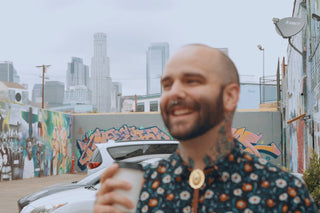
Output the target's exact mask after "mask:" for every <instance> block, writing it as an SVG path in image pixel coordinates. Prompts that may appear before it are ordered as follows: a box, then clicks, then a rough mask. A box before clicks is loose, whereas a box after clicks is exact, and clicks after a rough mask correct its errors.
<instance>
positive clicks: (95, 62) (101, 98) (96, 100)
mask: <svg viewBox="0 0 320 213" xmlns="http://www.w3.org/2000/svg"><path fill="white" fill-rule="evenodd" d="M90 85H91V86H90V88H91V95H92V104H93V105H94V106H95V107H96V109H97V112H110V111H111V93H112V79H111V77H110V68H109V57H108V56H107V35H106V34H105V33H95V34H94V41H93V57H92V59H91V84H90Z"/></svg>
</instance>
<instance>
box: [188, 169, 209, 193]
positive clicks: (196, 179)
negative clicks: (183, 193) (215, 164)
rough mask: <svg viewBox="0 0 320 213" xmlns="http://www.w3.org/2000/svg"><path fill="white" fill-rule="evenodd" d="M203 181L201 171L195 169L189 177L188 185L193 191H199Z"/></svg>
mask: <svg viewBox="0 0 320 213" xmlns="http://www.w3.org/2000/svg"><path fill="white" fill-rule="evenodd" d="M204 180H205V175H204V173H203V171H202V170H201V169H195V170H193V171H192V172H191V174H190V176H189V185H190V186H191V188H193V189H199V188H200V187H201V186H202V185H203V183H204Z"/></svg>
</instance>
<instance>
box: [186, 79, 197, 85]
mask: <svg viewBox="0 0 320 213" xmlns="http://www.w3.org/2000/svg"><path fill="white" fill-rule="evenodd" d="M187 83H188V84H196V83H199V81H198V80H196V79H188V80H187Z"/></svg>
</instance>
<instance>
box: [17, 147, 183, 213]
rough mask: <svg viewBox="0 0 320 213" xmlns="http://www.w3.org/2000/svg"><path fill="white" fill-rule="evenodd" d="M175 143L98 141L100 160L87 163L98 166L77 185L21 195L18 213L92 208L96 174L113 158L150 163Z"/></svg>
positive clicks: (57, 212)
mask: <svg viewBox="0 0 320 213" xmlns="http://www.w3.org/2000/svg"><path fill="white" fill-rule="evenodd" d="M108 143H109V142H108ZM177 145H178V142H177V141H134V142H111V143H110V144H109V146H106V144H101V145H98V147H99V148H100V149H99V151H97V150H98V149H96V151H95V152H94V153H95V154H94V155H93V156H96V157H97V156H100V157H101V159H100V163H99V162H91V163H99V166H98V167H97V168H96V169H95V170H93V171H92V173H91V174H90V175H88V176H87V177H86V178H84V179H83V180H81V181H79V182H78V183H77V184H78V185H77V187H71V188H65V187H63V189H61V188H60V186H59V187H58V189H57V191H55V190H54V189H55V187H54V186H51V187H47V188H45V189H43V190H41V191H39V192H36V193H34V194H32V195H28V196H26V197H24V198H21V199H20V200H19V201H20V202H19V201H18V203H19V204H20V203H22V201H23V203H24V204H25V205H24V208H23V209H22V211H21V213H49V212H50V213H73V212H74V213H76V212H77V213H82V212H83V213H84V212H92V211H93V206H94V201H95V194H96V192H97V190H98V189H99V188H100V183H99V180H100V175H101V174H102V173H103V171H104V169H105V168H107V167H108V166H109V165H111V164H112V163H113V162H115V161H127V162H139V163H140V164H142V165H145V164H148V163H153V162H155V161H158V160H160V159H163V158H166V157H168V156H169V155H170V154H172V153H173V152H174V151H175V150H176V148H177ZM89 183H92V184H89ZM48 188H49V189H50V190H49V191H48V190H47V189H48Z"/></svg>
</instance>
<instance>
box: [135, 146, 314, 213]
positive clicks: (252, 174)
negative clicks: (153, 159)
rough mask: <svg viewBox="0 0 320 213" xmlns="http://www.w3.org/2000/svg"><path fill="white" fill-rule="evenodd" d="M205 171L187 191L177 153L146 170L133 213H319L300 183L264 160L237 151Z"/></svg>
mask: <svg viewBox="0 0 320 213" xmlns="http://www.w3.org/2000/svg"><path fill="white" fill-rule="evenodd" d="M235 143H236V145H235V148H234V149H233V150H232V151H231V153H230V154H228V155H227V156H225V157H224V158H222V159H220V160H218V161H217V162H216V164H215V165H214V166H212V167H208V168H206V169H205V170H204V173H205V183H204V184H203V186H202V187H201V188H200V189H192V188H191V187H190V186H189V183H188V179H189V175H190V173H191V171H192V170H191V168H189V167H188V166H187V165H186V164H185V163H184V162H183V160H182V158H181V156H180V155H179V150H177V152H176V153H174V154H173V155H171V156H170V157H169V158H168V159H167V160H162V161H159V162H158V163H157V164H152V165H149V166H147V167H146V173H145V177H144V178H145V182H144V185H143V187H142V190H141V193H140V200H139V203H138V207H137V211H136V212H157V213H167V212H170V213H171V212H179V213H180V212H183V213H187V212H217V213H222V212H223V213H225V212H246V213H250V212H259V213H263V212H292V213H298V212H318V210H317V208H316V205H315V203H314V201H313V199H312V198H311V196H310V194H309V192H308V190H307V189H306V187H305V185H304V183H303V182H302V181H301V180H300V179H299V178H297V177H295V176H294V175H292V174H290V173H288V172H285V171H282V170H281V169H279V168H278V167H276V166H275V165H273V164H271V163H270V162H268V161H267V160H265V159H263V158H257V157H255V156H253V155H251V154H249V153H246V152H243V151H242V150H241V149H240V143H239V142H237V141H235Z"/></svg>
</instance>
